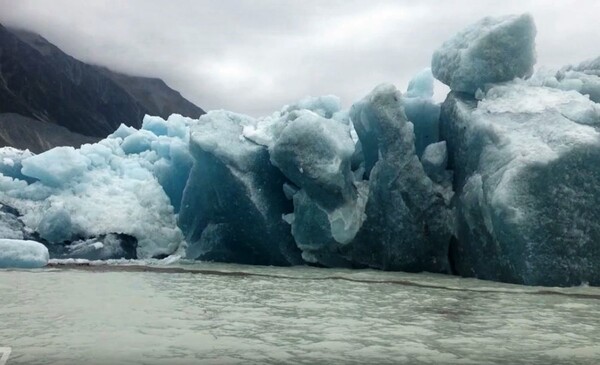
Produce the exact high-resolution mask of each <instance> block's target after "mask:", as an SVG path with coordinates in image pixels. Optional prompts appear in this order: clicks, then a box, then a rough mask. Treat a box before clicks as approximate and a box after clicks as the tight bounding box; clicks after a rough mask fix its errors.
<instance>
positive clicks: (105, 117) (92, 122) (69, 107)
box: [0, 25, 204, 148]
mask: <svg viewBox="0 0 600 365" xmlns="http://www.w3.org/2000/svg"><path fill="white" fill-rule="evenodd" d="M0 113H14V114H19V115H22V116H24V117H27V118H31V119H34V120H38V121H42V122H45V123H46V124H43V125H47V124H54V125H58V126H62V127H65V128H67V129H68V130H69V131H71V132H74V133H76V134H79V135H84V136H90V137H95V138H101V137H105V136H106V135H108V134H110V133H112V132H113V131H114V130H115V129H116V128H117V127H118V126H119V124H121V123H125V124H127V125H132V126H134V127H139V126H140V125H141V121H142V118H143V116H144V114H151V115H160V116H162V117H165V118H166V117H167V116H169V115H170V114H172V113H179V114H182V115H185V116H189V117H193V118H197V117H199V116H200V115H202V114H204V111H203V110H202V109H201V108H199V107H197V106H196V105H194V104H192V103H191V102H189V101H188V100H186V99H185V98H183V97H182V96H181V94H179V93H178V92H177V91H175V90H173V89H171V88H169V87H168V86H167V85H166V84H165V83H164V82H163V81H162V80H160V79H153V78H145V77H133V76H128V75H123V74H119V73H115V72H112V71H110V70H108V69H106V68H103V67H99V66H95V65H89V64H86V63H83V62H81V61H78V60H77V59H75V58H73V57H71V56H69V55H67V54H66V53H64V52H62V51H61V50H60V49H59V48H58V47H56V46H54V45H53V44H51V43H50V42H48V41H47V40H46V39H44V38H43V37H41V36H39V35H37V34H35V33H31V32H28V31H23V30H14V29H7V28H5V27H3V26H2V25H0ZM10 119H11V120H12V122H11V125H13V126H14V125H15V124H14V123H15V122H14V120H16V119H15V118H14V116H13V117H11V118H10ZM23 120H25V119H23ZM3 125H4V126H6V124H3ZM27 125H28V128H33V127H35V126H41V125H42V124H35V123H29V124H27ZM24 126H25V124H24V125H23V128H21V132H24ZM0 128H2V125H0ZM43 130H44V131H49V129H47V128H43ZM59 131H60V129H53V132H52V133H51V135H55V133H54V132H57V133H58V132H59ZM4 132H6V131H4ZM38 132H39V133H37V137H39V138H42V139H43V135H42V132H41V131H38ZM49 133H50V132H49ZM35 134H36V133H20V134H19V133H12V135H13V136H18V135H22V136H23V138H26V136H30V137H31V136H33V135H35ZM0 135H7V133H3V132H2V131H0ZM69 136H71V137H73V136H75V135H69ZM52 138H54V137H52ZM68 141H69V138H66V139H65V144H77V143H79V139H78V138H75V139H74V140H73V143H66V142H68ZM20 142H21V143H20V144H21V145H25V146H27V145H28V141H20ZM38 142H39V141H38ZM38 142H36V141H34V140H32V141H31V143H32V145H31V147H32V148H33V147H34V146H35V147H39V146H41V145H40V144H39V143H38ZM47 142H48V143H47V144H42V145H48V146H50V145H52V144H53V143H50V142H51V141H49V140H48V141H47ZM13 143H16V142H15V140H13ZM5 144H8V142H7V141H6V140H4V141H3V140H0V146H2V145H5Z"/></svg>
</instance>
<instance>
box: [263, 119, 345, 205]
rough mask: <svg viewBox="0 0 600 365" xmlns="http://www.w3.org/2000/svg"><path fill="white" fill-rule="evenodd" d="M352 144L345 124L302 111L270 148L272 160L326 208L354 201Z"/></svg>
mask: <svg viewBox="0 0 600 365" xmlns="http://www.w3.org/2000/svg"><path fill="white" fill-rule="evenodd" d="M353 153H354V141H352V138H351V136H350V129H349V126H348V125H345V124H343V123H340V122H339V121H336V120H333V119H327V118H324V117H321V116H319V115H317V114H315V113H313V112H311V111H308V110H304V111H300V112H299V113H298V117H297V118H296V119H294V120H292V121H290V122H288V124H287V125H286V127H285V129H284V130H283V131H282V132H281V135H280V136H279V138H278V139H277V140H276V141H275V144H274V145H273V147H272V148H271V149H270V155H271V161H272V162H273V164H274V165H275V166H277V167H278V168H279V169H280V170H281V171H282V172H283V174H284V175H285V176H286V177H287V178H289V179H290V180H291V181H292V182H293V183H294V184H296V185H297V186H299V187H300V188H302V189H305V190H306V192H307V193H308V195H309V196H310V197H311V198H312V199H314V200H316V201H317V202H318V203H319V204H320V205H322V206H323V207H325V208H331V209H333V208H335V207H337V206H339V205H342V204H343V203H344V202H346V201H349V200H353V199H354V197H355V195H356V190H355V189H354V186H353V185H352V172H351V170H350V164H351V158H352V154H353Z"/></svg>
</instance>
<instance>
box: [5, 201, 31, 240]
mask: <svg viewBox="0 0 600 365" xmlns="http://www.w3.org/2000/svg"><path fill="white" fill-rule="evenodd" d="M24 227H25V226H24V224H23V222H21V221H20V220H19V217H18V212H17V211H16V210H15V209H14V208H12V207H9V206H7V205H3V204H0V238H10V239H15V240H22V239H24V238H25V237H24V234H23V231H24Z"/></svg>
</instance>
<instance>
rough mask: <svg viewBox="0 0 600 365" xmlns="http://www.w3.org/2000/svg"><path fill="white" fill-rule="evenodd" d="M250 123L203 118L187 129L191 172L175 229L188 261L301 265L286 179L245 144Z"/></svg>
mask: <svg viewBox="0 0 600 365" xmlns="http://www.w3.org/2000/svg"><path fill="white" fill-rule="evenodd" d="M254 124H255V120H254V119H253V118H251V117H248V116H244V115H240V114H235V113H231V112H225V111H213V112H209V113H208V114H206V115H204V116H202V117H201V118H200V120H199V121H198V123H197V124H195V125H194V126H193V127H192V129H191V140H190V150H191V152H192V156H193V159H194V167H193V169H192V172H191V174H190V178H189V181H188V183H187V186H186V189H185V193H184V195H183V201H182V205H181V206H182V209H181V213H180V216H179V224H180V226H181V228H182V230H183V232H184V234H185V236H186V240H187V242H188V244H189V246H188V249H187V255H188V257H190V258H194V259H202V260H216V261H226V262H237V263H246V264H264V265H289V264H296V263H300V262H301V259H300V252H299V250H298V248H297V247H296V246H295V244H294V241H293V238H292V236H291V233H290V228H289V226H288V225H287V224H286V223H285V222H284V221H283V219H282V216H283V215H284V214H287V213H290V212H291V211H292V204H291V202H290V201H289V200H288V199H287V198H286V196H285V194H284V191H283V188H282V187H283V185H284V183H285V182H286V180H285V178H284V177H283V175H282V174H281V172H279V170H277V169H276V168H275V167H274V166H273V165H271V163H270V161H269V153H268V150H267V148H266V147H264V146H261V145H258V144H256V143H254V142H252V141H250V140H248V139H246V138H245V137H244V136H243V135H242V133H243V130H244V127H246V126H248V125H254Z"/></svg>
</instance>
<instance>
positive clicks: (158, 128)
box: [142, 115, 169, 136]
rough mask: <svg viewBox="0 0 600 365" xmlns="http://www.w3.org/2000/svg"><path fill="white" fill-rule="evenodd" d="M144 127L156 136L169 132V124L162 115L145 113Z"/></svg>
mask: <svg viewBox="0 0 600 365" xmlns="http://www.w3.org/2000/svg"><path fill="white" fill-rule="evenodd" d="M142 129H143V130H147V131H150V132H152V133H154V135H156V136H166V135H168V134H169V126H168V123H167V121H166V120H164V119H162V118H161V117H153V116H150V115H144V119H143V121H142Z"/></svg>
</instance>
